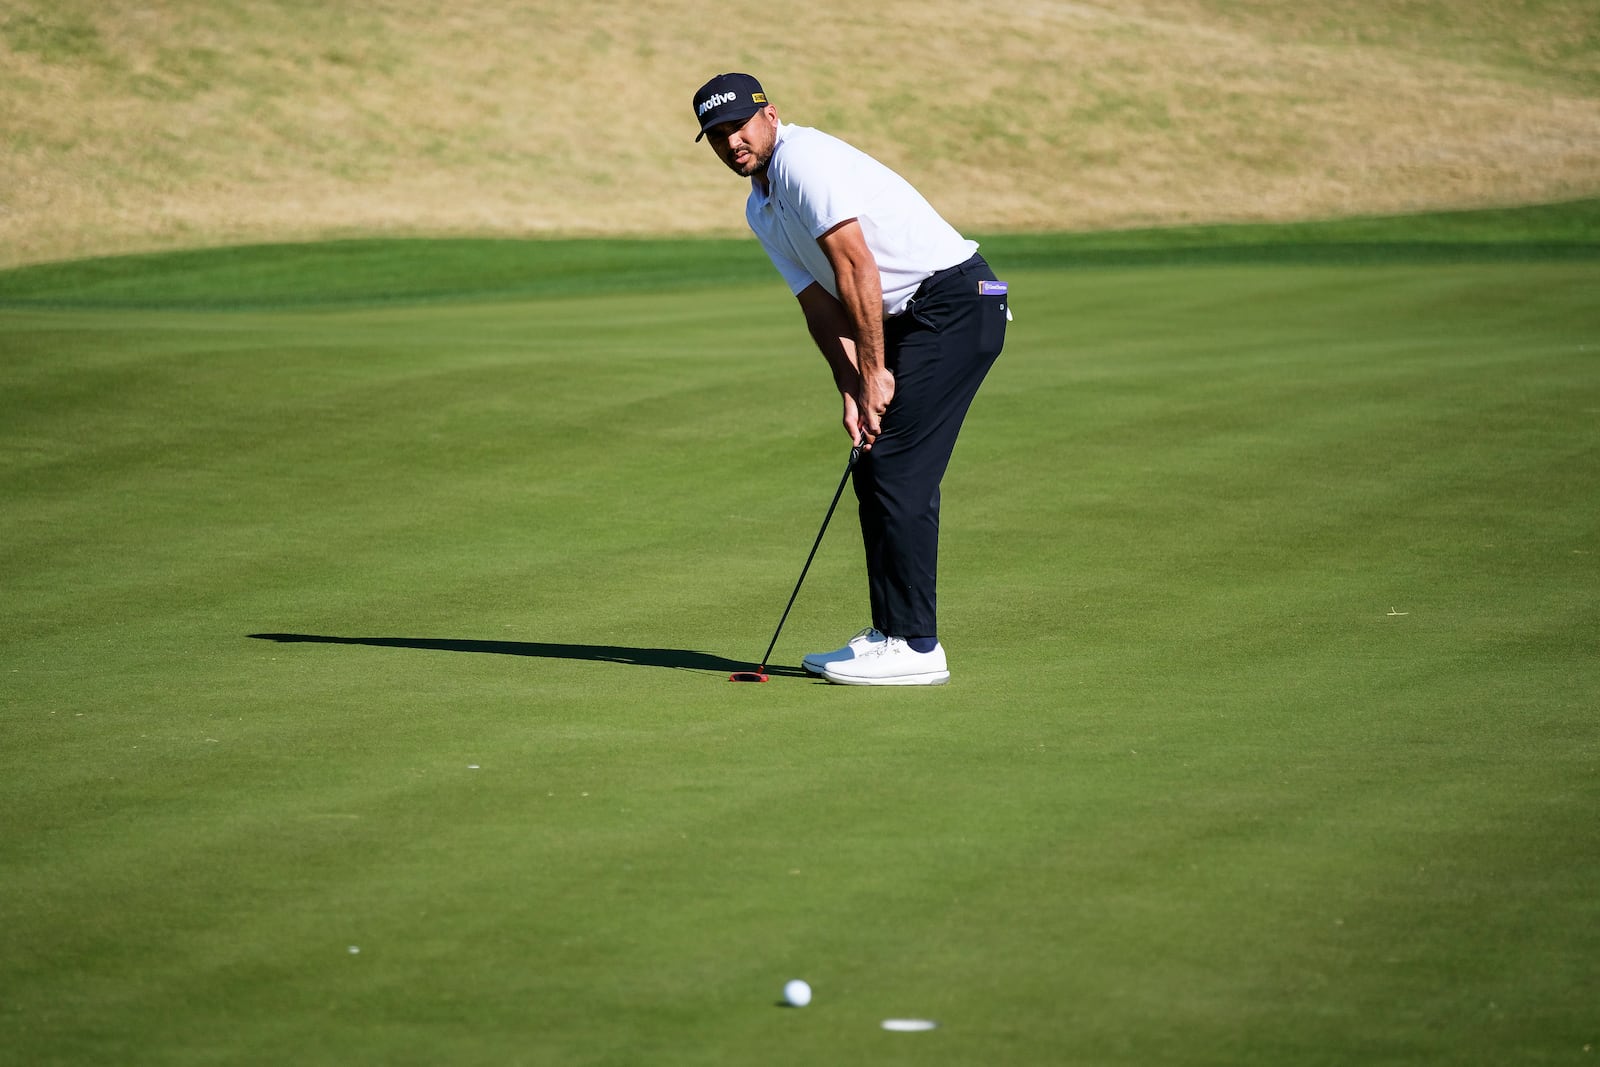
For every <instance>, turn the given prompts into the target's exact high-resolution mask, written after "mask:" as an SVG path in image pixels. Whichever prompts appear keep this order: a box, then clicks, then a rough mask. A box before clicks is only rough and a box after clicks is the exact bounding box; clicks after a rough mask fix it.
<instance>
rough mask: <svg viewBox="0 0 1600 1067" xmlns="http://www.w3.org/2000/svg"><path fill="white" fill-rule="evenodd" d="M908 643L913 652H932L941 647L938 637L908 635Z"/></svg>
mask: <svg viewBox="0 0 1600 1067" xmlns="http://www.w3.org/2000/svg"><path fill="white" fill-rule="evenodd" d="M906 644H908V645H910V646H911V651H913V652H924V653H926V652H932V651H933V650H934V649H936V648H938V647H939V639H938V638H937V637H908V638H906Z"/></svg>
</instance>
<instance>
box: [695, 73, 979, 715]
mask: <svg viewBox="0 0 1600 1067" xmlns="http://www.w3.org/2000/svg"><path fill="white" fill-rule="evenodd" d="M694 112H695V118H696V120H697V121H698V122H699V123H700V135H699V136H698V137H696V138H695V140H697V141H698V140H699V139H700V138H701V137H704V138H705V139H706V142H707V143H708V144H710V145H711V150H712V151H713V152H715V153H716V154H717V158H718V159H721V160H722V162H723V163H725V164H727V165H728V167H729V168H730V169H731V170H732V171H733V172H734V173H735V174H738V175H740V176H741V177H745V178H749V179H750V198H749V200H748V201H747V202H746V204H745V219H746V221H748V222H749V224H750V229H751V230H753V231H754V232H755V235H756V237H757V238H759V239H760V241H761V245H762V247H763V248H764V249H766V252H767V255H768V256H769V257H770V258H771V259H772V263H773V265H774V266H775V267H777V268H778V273H779V274H781V275H782V276H783V279H784V281H786V282H788V283H789V289H790V291H791V292H793V293H794V294H795V296H796V298H797V299H798V300H799V302H800V310H801V311H802V312H803V313H804V314H805V319H806V327H807V329H808V330H809V331H810V333H811V337H812V339H813V340H814V341H815V342H816V344H817V347H818V348H819V349H821V350H822V355H823V356H824V357H825V358H826V359H827V361H828V365H829V367H830V368H831V369H832V371H833V381H834V384H835V385H836V386H838V389H839V396H840V398H841V399H842V402H843V405H844V429H845V432H846V433H847V434H849V435H850V440H851V441H852V442H853V443H860V442H863V441H864V442H865V450H864V451H863V452H862V454H861V458H860V459H859V460H858V461H857V463H856V465H855V468H854V474H853V481H854V485H855V492H856V499H857V501H858V502H859V504H860V514H861V538H862V541H863V543H864V544H865V547H866V554H867V585H868V589H869V591H870V594H871V600H872V625H871V626H869V627H867V628H866V629H864V630H862V631H861V632H860V633H858V634H857V635H856V636H855V637H853V638H851V640H850V641H849V643H847V644H846V645H845V646H844V647H842V648H839V649H835V650H834V651H832V652H819V653H813V654H811V655H809V656H806V657H805V659H804V660H803V661H802V662H803V664H804V666H805V668H806V670H808V671H810V672H812V673H813V674H820V675H822V676H823V677H824V678H826V679H828V681H830V682H837V683H840V684H844V685H939V684H941V683H944V682H947V681H949V680H950V670H949V666H948V664H947V662H946V659H945V652H944V647H943V646H942V645H941V644H940V643H939V626H938V616H937V612H936V611H935V591H936V590H935V587H936V585H937V580H938V562H939V483H940V481H941V480H943V478H944V472H945V468H946V467H947V466H949V463H950V454H951V452H952V451H953V450H954V448H955V443H956V435H957V434H958V433H960V431H961V423H962V420H963V419H965V418H966V414H967V408H968V407H969V406H970V405H971V404H972V398H973V397H974V396H975V395H976V394H977V392H978V386H979V385H981V384H982V383H983V379H984V375H986V374H987V373H988V371H989V367H990V366H991V365H993V363H994V361H995V357H997V356H998V355H999V354H1000V348H1001V346H1002V345H1003V344H1004V342H1005V333H1006V321H1007V319H1008V318H1009V317H1010V316H1009V312H1008V311H1007V308H1006V286H1005V283H1003V282H999V281H997V280H996V279H995V276H994V272H993V271H991V270H990V269H989V265H988V264H987V263H985V262H984V260H983V257H982V256H979V255H978V254H977V249H978V245H977V242H975V241H968V240H966V239H964V238H963V237H962V236H961V235H960V234H959V233H957V232H956V231H955V229H954V228H952V227H951V226H950V224H949V223H947V222H946V221H945V220H944V219H943V218H941V217H940V215H939V213H938V212H936V211H935V210H934V209H933V207H932V206H930V205H929V203H928V202H927V201H926V200H924V199H923V198H922V196H921V194H919V193H918V192H917V191H916V190H915V189H913V188H912V187H911V185H910V184H909V183H907V182H906V181H905V179H903V178H901V177H900V176H899V175H898V174H896V173H895V172H894V171H892V170H890V169H889V168H888V167H885V166H884V165H883V164H882V163H879V162H878V161H877V160H875V159H873V158H872V157H871V156H868V155H866V154H865V153H863V152H861V151H859V150H857V149H855V148H853V147H851V146H850V145H848V144H846V143H844V142H843V141H841V140H839V139H838V138H836V137H831V136H829V135H828V134H826V133H823V132H821V131H819V130H814V129H810V128H808V127H805V126H791V125H786V124H784V123H782V122H780V121H779V120H778V109H777V108H776V107H774V106H773V104H772V103H771V102H770V101H769V100H768V99H767V96H766V93H765V92H764V91H763V90H762V88H761V84H760V83H759V82H758V81H756V79H755V78H753V77H751V76H750V75H748V74H719V75H718V76H717V77H715V78H712V79H711V80H710V81H708V82H706V84H705V85H703V86H701V88H700V91H699V92H697V93H695V94H694Z"/></svg>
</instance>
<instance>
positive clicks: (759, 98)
mask: <svg viewBox="0 0 1600 1067" xmlns="http://www.w3.org/2000/svg"><path fill="white" fill-rule="evenodd" d="M750 99H751V100H753V101H754V102H755V103H758V104H765V103H766V102H767V94H766V93H751V94H750Z"/></svg>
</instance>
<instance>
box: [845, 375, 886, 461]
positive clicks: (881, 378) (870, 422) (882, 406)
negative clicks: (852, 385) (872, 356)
mask: <svg viewBox="0 0 1600 1067" xmlns="http://www.w3.org/2000/svg"><path fill="white" fill-rule="evenodd" d="M893 399H894V375H893V374H891V373H890V372H889V369H888V368H887V367H884V366H882V365H881V364H880V365H879V366H878V369H877V372H876V373H874V374H871V375H868V374H862V375H861V395H860V396H859V397H857V398H856V408H857V411H858V412H859V417H860V423H859V425H858V427H857V429H858V436H857V437H856V438H855V439H856V440H858V441H859V440H860V437H859V431H865V432H866V435H867V447H868V448H870V447H872V442H874V441H876V440H877V439H878V435H879V434H881V433H882V432H883V413H884V412H885V411H888V410H889V401H891V400H893ZM845 428H846V429H849V428H850V426H849V423H848V422H846V424H845Z"/></svg>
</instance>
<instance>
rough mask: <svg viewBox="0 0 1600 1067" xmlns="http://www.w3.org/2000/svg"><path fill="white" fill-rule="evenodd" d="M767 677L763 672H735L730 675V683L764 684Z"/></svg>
mask: <svg viewBox="0 0 1600 1067" xmlns="http://www.w3.org/2000/svg"><path fill="white" fill-rule="evenodd" d="M766 680H767V676H766V674H765V673H763V672H762V671H734V672H733V673H732V674H730V675H728V681H730V682H764V681H766Z"/></svg>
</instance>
